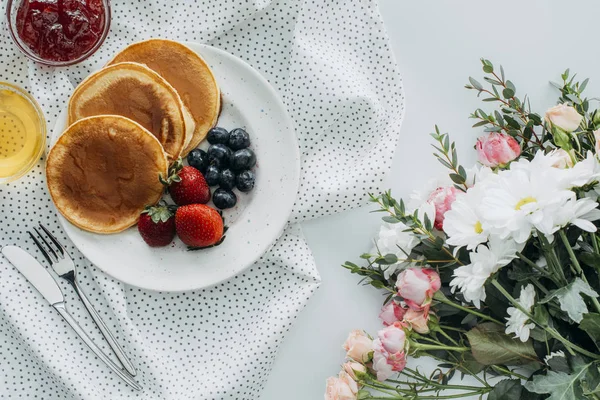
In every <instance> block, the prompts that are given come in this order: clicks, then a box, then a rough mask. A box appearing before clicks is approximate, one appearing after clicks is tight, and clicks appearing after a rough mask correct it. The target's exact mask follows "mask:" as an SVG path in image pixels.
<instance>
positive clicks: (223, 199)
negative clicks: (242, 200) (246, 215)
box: [213, 188, 237, 210]
mask: <svg viewBox="0 0 600 400" xmlns="http://www.w3.org/2000/svg"><path fill="white" fill-rule="evenodd" d="M213 203H214V204H215V207H217V208H219V209H221V210H225V209H227V208H232V207H235V205H236V204H237V196H236V195H235V193H233V192H232V191H231V190H226V189H223V188H219V189H217V190H215V193H214V194H213Z"/></svg>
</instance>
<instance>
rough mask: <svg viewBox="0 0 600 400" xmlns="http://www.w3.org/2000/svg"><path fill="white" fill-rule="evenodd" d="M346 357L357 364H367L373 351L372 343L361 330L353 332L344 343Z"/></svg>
mask: <svg viewBox="0 0 600 400" xmlns="http://www.w3.org/2000/svg"><path fill="white" fill-rule="evenodd" d="M344 350H346V355H347V356H348V357H349V358H351V359H353V360H354V361H358V362H368V361H369V359H370V358H371V355H370V353H371V352H372V351H373V341H372V340H371V339H370V338H369V337H368V336H367V335H366V334H365V332H363V331H361V330H354V331H352V332H350V335H348V339H346V342H345V343H344Z"/></svg>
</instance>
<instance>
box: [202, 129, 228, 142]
mask: <svg viewBox="0 0 600 400" xmlns="http://www.w3.org/2000/svg"><path fill="white" fill-rule="evenodd" d="M206 139H207V140H208V143H210V144H227V142H228V141H229V132H227V129H223V128H219V127H218V126H216V127H214V128H212V129H211V130H210V131H208V136H207V137H206Z"/></svg>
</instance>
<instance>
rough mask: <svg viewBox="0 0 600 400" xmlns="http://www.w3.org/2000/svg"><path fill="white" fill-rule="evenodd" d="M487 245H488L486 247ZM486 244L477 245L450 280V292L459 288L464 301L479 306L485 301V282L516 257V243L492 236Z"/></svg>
mask: <svg viewBox="0 0 600 400" xmlns="http://www.w3.org/2000/svg"><path fill="white" fill-rule="evenodd" d="M488 246H489V247H488ZM488 246H485V245H479V246H477V248H476V249H475V251H473V252H471V253H470V254H469V257H470V260H471V263H470V264H467V265H463V266H460V267H458V268H457V269H456V270H455V271H454V279H452V281H451V282H450V287H451V289H452V293H454V292H455V291H456V289H458V290H460V292H461V293H462V295H463V296H464V298H465V300H466V301H469V302H471V303H473V304H474V305H475V307H477V308H480V307H481V302H482V301H485V298H486V292H485V287H484V286H485V282H486V281H487V280H488V278H489V277H490V276H492V275H493V274H494V273H496V272H497V271H498V270H499V269H500V268H502V267H504V266H505V265H507V264H508V263H510V262H511V261H512V260H513V259H515V258H516V257H517V255H516V253H517V251H519V249H518V248H517V244H516V243H515V242H514V241H512V240H503V239H500V238H498V237H495V236H492V237H491V238H490V241H489V244H488Z"/></svg>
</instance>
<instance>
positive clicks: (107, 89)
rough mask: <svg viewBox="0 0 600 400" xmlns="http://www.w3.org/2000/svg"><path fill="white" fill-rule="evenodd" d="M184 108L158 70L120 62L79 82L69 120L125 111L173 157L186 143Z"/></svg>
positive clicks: (70, 105) (71, 104)
mask: <svg viewBox="0 0 600 400" xmlns="http://www.w3.org/2000/svg"><path fill="white" fill-rule="evenodd" d="M184 108H185V107H184V106H183V103H182V102H181V99H180V97H179V95H178V94H177V91H176V90H175V89H174V88H173V87H172V86H171V85H170V84H169V83H168V82H167V81H165V80H164V79H163V78H162V77H161V76H160V75H158V74H157V73H156V72H154V71H152V70H151V69H149V68H148V67H146V66H144V65H142V64H136V63H120V64H115V65H112V66H110V67H107V68H104V69H101V70H100V71H98V72H96V73H94V74H92V75H90V76H89V77H88V78H86V79H85V80H84V81H83V82H81V84H80V85H79V86H77V88H76V89H75V91H74V92H73V95H72V96H71V100H70V101H69V124H72V123H74V122H75V121H78V120H80V119H82V118H86V117H91V116H95V115H122V116H124V117H127V118H130V119H132V120H134V121H135V122H138V123H139V124H140V125H142V126H143V127H144V128H146V129H147V130H149V131H150V132H151V133H152V134H153V135H154V136H156V138H157V139H158V140H159V141H160V143H161V144H162V145H163V147H164V149H165V151H166V153H167V154H168V156H169V158H170V159H171V160H174V159H176V158H178V157H179V155H180V154H181V151H182V150H183V148H184V146H185V144H186V143H187V140H186V127H185V118H184V114H183V109H184Z"/></svg>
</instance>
